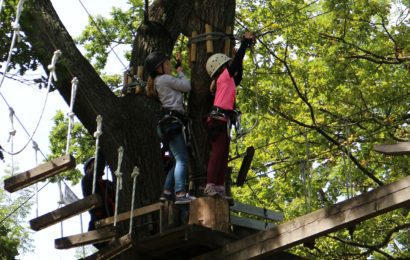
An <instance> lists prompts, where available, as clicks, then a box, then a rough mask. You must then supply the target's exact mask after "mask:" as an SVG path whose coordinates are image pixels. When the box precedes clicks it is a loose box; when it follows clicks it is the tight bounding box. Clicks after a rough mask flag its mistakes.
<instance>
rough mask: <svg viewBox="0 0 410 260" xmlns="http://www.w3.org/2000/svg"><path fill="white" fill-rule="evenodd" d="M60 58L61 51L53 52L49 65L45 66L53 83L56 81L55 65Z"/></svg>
mask: <svg viewBox="0 0 410 260" xmlns="http://www.w3.org/2000/svg"><path fill="white" fill-rule="evenodd" d="M60 56H61V51H60V50H56V51H55V52H54V55H53V58H52V59H51V64H50V65H48V66H47V69H48V70H49V71H50V74H51V75H52V77H53V79H54V81H57V74H56V71H55V70H56V64H57V60H58V58H59V57H60Z"/></svg>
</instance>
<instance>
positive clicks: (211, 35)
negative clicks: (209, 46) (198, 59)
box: [188, 32, 233, 44]
mask: <svg viewBox="0 0 410 260" xmlns="http://www.w3.org/2000/svg"><path fill="white" fill-rule="evenodd" d="M231 38H233V35H228V34H226V33H223V32H208V33H201V34H198V35H196V36H194V37H191V38H190V39H189V40H188V44H191V43H198V42H203V41H207V40H225V39H231Z"/></svg>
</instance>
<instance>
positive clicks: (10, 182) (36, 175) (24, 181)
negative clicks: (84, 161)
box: [4, 155, 76, 192]
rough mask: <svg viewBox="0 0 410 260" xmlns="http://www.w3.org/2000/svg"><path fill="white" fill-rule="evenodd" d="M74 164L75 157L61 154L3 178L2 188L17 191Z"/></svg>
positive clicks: (72, 166)
mask: <svg viewBox="0 0 410 260" xmlns="http://www.w3.org/2000/svg"><path fill="white" fill-rule="evenodd" d="M75 165H76V164H75V158H74V157H73V156H72V155H64V156H61V157H59V158H56V159H53V160H51V161H48V162H46V163H43V164H41V165H39V166H37V167H35V168H33V169H31V170H28V171H25V172H23V173H20V174H17V175H15V176H13V177H10V178H8V179H6V180H4V189H5V190H7V191H8V192H15V191H18V190H20V189H23V188H25V187H27V186H30V185H32V184H34V183H37V182H39V181H42V180H45V179H47V178H49V177H51V176H54V175H56V174H58V173H60V172H63V171H66V170H69V169H73V168H74V167H75Z"/></svg>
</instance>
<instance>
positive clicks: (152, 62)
mask: <svg viewBox="0 0 410 260" xmlns="http://www.w3.org/2000/svg"><path fill="white" fill-rule="evenodd" d="M166 60H168V56H167V55H165V54H164V53H162V52H160V51H154V52H151V53H150V54H149V55H148V56H147V58H146V59H145V62H144V67H145V69H146V70H147V72H148V74H149V75H150V76H151V77H155V76H156V75H157V71H156V70H157V68H158V67H159V66H161V64H162V63H164V61H166Z"/></svg>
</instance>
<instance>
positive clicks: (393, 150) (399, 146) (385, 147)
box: [374, 142, 410, 155]
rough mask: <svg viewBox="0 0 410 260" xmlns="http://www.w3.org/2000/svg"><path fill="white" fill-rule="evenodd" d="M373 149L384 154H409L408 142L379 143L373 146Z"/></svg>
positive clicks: (409, 145) (409, 144) (409, 146)
mask: <svg viewBox="0 0 410 260" xmlns="http://www.w3.org/2000/svg"><path fill="white" fill-rule="evenodd" d="M374 150H375V151H376V152H379V153H382V154H386V155H407V154H410V142H400V143H396V144H379V145H375V146H374Z"/></svg>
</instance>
